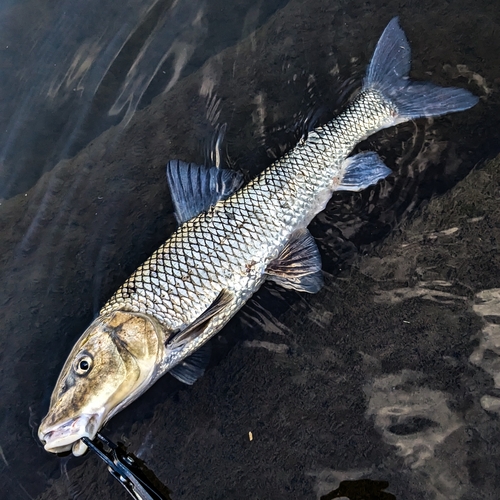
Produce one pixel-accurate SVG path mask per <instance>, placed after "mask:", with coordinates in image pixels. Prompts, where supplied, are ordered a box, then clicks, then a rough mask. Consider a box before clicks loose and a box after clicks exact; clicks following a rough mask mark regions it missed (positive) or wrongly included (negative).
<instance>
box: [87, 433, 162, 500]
mask: <svg viewBox="0 0 500 500" xmlns="http://www.w3.org/2000/svg"><path fill="white" fill-rule="evenodd" d="M82 441H83V442H84V443H85V445H87V446H88V447H89V449H90V450H92V451H93V452H94V453H95V454H96V455H97V456H98V457H99V458H100V459H101V460H103V461H104V462H105V463H106V465H107V466H108V470H109V473H110V474H111V475H112V476H113V477H114V478H115V479H117V480H118V482H119V483H120V484H121V485H122V486H123V487H124V488H125V489H126V490H127V491H128V493H129V494H130V495H131V496H132V497H133V498H135V499H136V500H168V496H165V495H163V494H160V493H159V492H158V491H157V490H156V489H155V488H154V487H153V486H152V485H151V484H150V481H149V479H148V477H147V476H146V475H145V474H144V470H143V467H144V466H142V467H141V464H140V463H139V462H140V461H138V459H136V458H134V457H133V456H132V455H131V454H129V453H127V452H126V450H124V449H123V448H121V447H120V446H118V445H116V444H115V443H113V442H112V441H110V440H109V439H108V438H106V437H104V436H103V435H102V434H99V433H98V434H97V436H96V437H95V438H94V441H91V440H90V439H89V438H88V437H83V438H82Z"/></svg>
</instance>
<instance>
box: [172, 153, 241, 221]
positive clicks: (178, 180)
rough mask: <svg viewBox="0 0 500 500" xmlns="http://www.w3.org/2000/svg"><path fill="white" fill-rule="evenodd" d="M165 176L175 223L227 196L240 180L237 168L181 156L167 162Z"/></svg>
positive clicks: (236, 187)
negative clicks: (194, 160) (197, 161)
mask: <svg viewBox="0 0 500 500" xmlns="http://www.w3.org/2000/svg"><path fill="white" fill-rule="evenodd" d="M167 180H168V185H169V187H170V193H171V194H172V200H173V202H174V207H175V217H176V219H177V222H179V224H183V223H184V222H186V221H187V220H189V219H192V218H193V217H196V216H197V215H198V214H200V213H201V212H206V211H207V210H208V209H209V208H210V207H211V206H213V205H215V204H216V203H217V202H218V201H219V200H225V199H226V198H228V197H229V196H231V195H232V194H233V193H234V192H235V191H237V190H238V188H239V187H240V186H241V184H242V183H243V176H242V175H241V174H240V173H239V172H234V171H233V170H226V169H221V168H216V167H204V166H201V165H195V164H194V163H186V162H184V161H181V160H171V161H169V162H168V163H167Z"/></svg>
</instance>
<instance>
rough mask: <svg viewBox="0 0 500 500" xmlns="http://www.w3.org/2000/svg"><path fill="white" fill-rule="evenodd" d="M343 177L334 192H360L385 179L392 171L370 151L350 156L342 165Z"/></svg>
mask: <svg viewBox="0 0 500 500" xmlns="http://www.w3.org/2000/svg"><path fill="white" fill-rule="evenodd" d="M342 170H343V171H344V176H343V177H342V180H341V181H340V184H339V185H338V186H335V187H334V190H335V191H362V190H363V189H365V188H367V187H368V186H371V185H372V184H376V183H377V182H378V181H379V180H381V179H385V178H386V177H387V176H388V175H389V174H390V173H391V172H392V171H391V169H390V168H388V167H387V166H386V165H385V164H384V162H383V161H382V160H381V159H380V157H379V156H378V154H377V153H373V152H372V151H369V152H366V153H359V154H357V155H354V156H351V157H349V158H347V159H346V160H345V161H344V164H343V165H342Z"/></svg>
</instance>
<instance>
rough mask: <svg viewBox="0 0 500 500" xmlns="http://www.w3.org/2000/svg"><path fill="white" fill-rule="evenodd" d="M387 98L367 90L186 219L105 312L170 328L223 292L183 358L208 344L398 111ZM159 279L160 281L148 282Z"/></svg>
mask: <svg viewBox="0 0 500 500" xmlns="http://www.w3.org/2000/svg"><path fill="white" fill-rule="evenodd" d="M394 111H395V110H394V108H391V107H390V106H388V105H387V104H386V103H385V102H384V100H383V97H382V96H381V95H380V94H379V93H377V92H374V91H371V92H363V93H361V94H360V95H359V96H358V97H357V99H356V100H355V101H354V102H353V103H352V104H351V106H350V107H349V108H348V109H347V110H346V111H345V112H344V113H343V114H341V115H339V116H338V117H336V118H335V119H334V120H333V121H331V122H330V123H328V124H327V125H325V126H323V127H319V128H317V129H316V130H314V131H312V132H311V133H310V134H309V137H308V138H307V139H306V140H305V141H303V142H302V143H301V144H299V145H298V146H297V147H295V148H294V149H293V150H292V151H291V152H290V153H288V154H286V155H285V156H283V157H282V158H281V159H279V160H278V161H276V162H275V163H274V164H273V165H272V166H271V167H270V168H268V169H267V170H265V171H264V172H263V173H262V174H261V175H260V176H258V177H257V178H256V179H255V180H254V181H252V182H250V183H249V184H248V185H247V186H246V187H244V188H243V189H241V190H240V191H238V192H236V193H235V194H233V195H232V196H231V197H229V198H228V199H226V200H225V201H219V202H218V203H217V204H216V205H215V206H214V207H212V208H211V209H210V210H208V211H207V212H205V213H201V214H200V215H198V216H197V217H195V218H194V219H191V220H189V221H187V222H186V223H185V224H183V225H182V226H181V227H180V228H179V229H178V230H177V231H176V232H175V233H174V234H173V235H172V237H171V238H169V239H168V240H167V241H166V242H165V244H163V245H162V246H161V247H160V248H159V249H158V250H157V251H156V252H155V253H154V254H153V255H152V256H151V257H150V258H149V259H148V260H147V261H146V262H145V263H144V264H143V265H142V266H140V267H139V268H138V269H137V270H136V271H135V272H134V273H133V274H132V275H131V276H130V278H129V279H128V280H127V281H126V282H125V283H124V284H123V285H122V286H121V287H120V288H119V289H118V291H117V292H116V293H115V294H114V295H113V297H111V299H110V300H109V301H108V302H107V303H106V304H105V306H104V307H103V308H102V310H101V315H103V314H108V313H110V312H112V311H117V310H121V311H129V312H138V313H142V314H149V315H151V316H154V317H155V318H156V319H157V320H158V321H159V322H160V323H161V324H162V325H163V326H164V327H165V328H166V329H167V330H170V331H177V330H179V329H182V328H183V327H185V326H186V325H189V324H190V323H192V322H193V321H194V320H195V319H196V318H197V317H198V316H199V315H200V314H202V313H203V311H205V310H206V309H207V308H208V307H209V306H210V304H211V303H212V302H213V301H214V300H215V298H216V297H217V296H218V294H219V293H220V292H221V290H224V289H226V290H229V291H231V292H233V293H234V300H233V301H232V303H231V305H230V307H228V308H227V309H226V310H224V311H223V312H221V313H220V314H219V315H218V316H215V317H214V318H213V319H212V322H211V325H210V327H209V328H207V329H206V331H205V332H204V334H203V335H202V336H200V337H199V338H198V341H197V342H196V344H193V345H189V346H187V347H186V348H185V349H184V350H183V352H182V353H176V357H177V358H178V359H182V358H184V357H186V356H188V355H189V354H190V353H191V352H193V351H194V350H195V349H197V348H198V347H199V345H201V344H202V343H204V342H206V341H207V340H208V339H209V338H210V337H211V336H212V335H213V334H214V333H215V332H216V331H218V330H219V329H220V328H221V326H222V325H223V324H225V323H226V322H227V321H228V320H229V319H230V318H231V317H232V316H233V315H234V313H236V312H237V311H238V309H239V308H240V307H241V305H242V304H243V303H244V302H246V300H248V298H249V296H250V295H252V294H253V293H254V292H255V291H256V290H257V289H258V288H259V287H260V286H261V284H262V282H263V281H264V280H265V272H266V268H267V266H268V265H269V263H270V262H271V261H272V260H273V259H275V258H276V257H277V256H278V254H279V252H280V251H281V250H282V248H283V246H284V245H285V244H286V242H287V241H288V239H289V237H290V234H291V233H293V232H294V231H295V230H297V229H299V228H301V227H305V226H306V225H307V224H308V222H309V221H310V220H311V219H312V218H313V217H314V215H316V213H317V212H318V211H319V210H321V209H323V206H322V205H318V203H317V198H318V193H321V192H323V191H329V192H331V191H333V190H334V189H335V185H334V182H333V180H334V179H338V180H339V179H340V178H341V177H342V165H343V163H344V160H345V158H346V156H347V155H348V153H349V151H351V150H352V148H353V147H354V145H355V144H356V143H357V142H359V141H360V140H361V139H362V138H363V137H365V136H367V135H368V134H369V133H370V131H372V130H374V129H378V128H379V127H380V124H381V123H383V122H384V121H387V116H388V115H389V116H391V114H392V113H394ZM153 280H156V281H157V283H158V284H157V285H156V286H155V287H152V286H151V285H150V283H151V282H152V281H153Z"/></svg>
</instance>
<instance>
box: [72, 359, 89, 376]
mask: <svg viewBox="0 0 500 500" xmlns="http://www.w3.org/2000/svg"><path fill="white" fill-rule="evenodd" d="M91 369H92V358H91V357H90V356H88V355H87V356H82V357H81V358H79V359H78V360H77V362H76V365H75V371H76V373H77V375H87V374H88V373H89V372H90V370H91Z"/></svg>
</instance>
